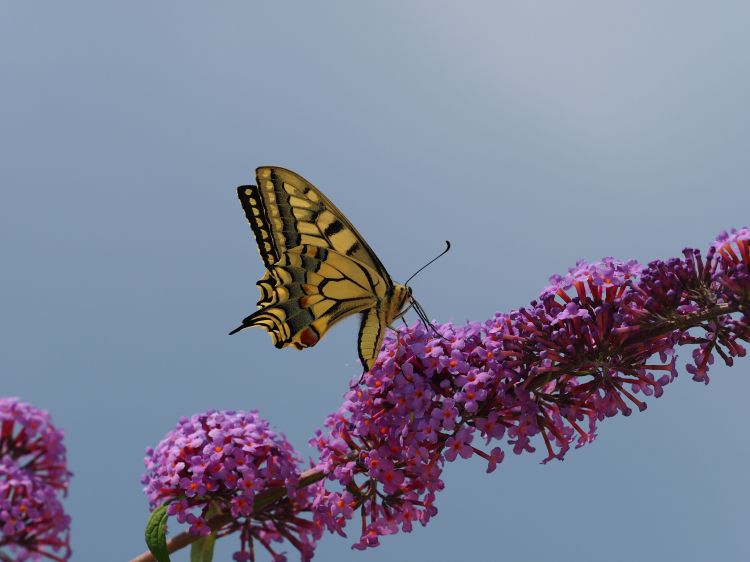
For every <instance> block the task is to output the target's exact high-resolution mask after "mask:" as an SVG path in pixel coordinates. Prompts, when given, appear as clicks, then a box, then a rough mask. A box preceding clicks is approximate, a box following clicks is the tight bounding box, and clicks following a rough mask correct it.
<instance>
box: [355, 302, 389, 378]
mask: <svg viewBox="0 0 750 562" xmlns="http://www.w3.org/2000/svg"><path fill="white" fill-rule="evenodd" d="M385 329H386V322H385V319H384V318H383V316H382V313H381V311H380V309H378V308H371V309H370V310H368V311H367V312H364V313H363V314H362V323H361V324H360V327H359V337H358V338H357V346H358V348H359V359H360V361H362V365H363V367H364V368H365V369H366V370H368V371H369V370H370V369H371V368H372V364H373V363H374V362H375V358H376V357H377V356H378V352H379V351H380V347H381V346H382V345H383V337H384V336H385Z"/></svg>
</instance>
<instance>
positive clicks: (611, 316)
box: [145, 228, 750, 560]
mask: <svg viewBox="0 0 750 562" xmlns="http://www.w3.org/2000/svg"><path fill="white" fill-rule="evenodd" d="M748 341H750V229H747V228H743V229H739V230H733V231H731V232H730V233H722V234H721V235H720V236H719V237H718V238H717V239H716V240H715V241H714V243H713V244H712V245H711V246H710V247H709V249H708V251H707V252H706V254H705V257H704V256H703V254H702V253H701V252H700V251H698V250H694V249H686V250H684V251H683V256H682V257H680V258H672V259H669V260H666V261H662V260H657V261H653V262H651V263H649V264H647V265H645V266H643V265H641V264H639V263H637V262H635V261H627V262H625V261H620V260H616V259H613V258H604V259H603V260H601V261H599V262H596V263H587V262H584V261H579V262H578V263H577V264H576V266H575V267H574V268H571V269H570V270H569V271H568V273H567V274H566V275H562V276H559V275H556V276H553V277H552V278H551V279H550V285H549V286H548V287H546V288H545V289H543V290H542V292H541V294H540V296H539V298H538V299H537V300H534V301H532V302H531V303H530V304H529V305H528V306H526V307H523V308H520V309H518V310H515V311H512V312H510V313H507V314H496V315H495V316H494V317H493V318H491V319H490V320H488V321H487V322H484V323H474V322H472V323H468V324H466V325H464V326H456V325H453V324H450V323H447V324H440V325H433V326H422V325H420V324H415V325H412V326H409V327H406V328H403V329H400V330H399V331H398V332H395V333H391V334H390V335H389V336H388V337H387V338H386V340H385V342H384V345H383V347H382V349H381V351H380V354H379V356H378V358H377V360H376V362H375V364H374V366H373V368H372V369H371V370H370V371H369V372H368V373H366V374H365V375H364V376H363V377H362V378H361V380H360V383H359V384H358V385H357V386H356V387H355V388H352V389H350V391H349V392H348V393H347V394H346V396H345V402H344V403H343V405H342V406H341V408H340V409H339V410H338V411H337V412H335V413H334V414H332V415H330V416H329V417H328V418H327V420H326V422H325V427H326V430H325V431H320V430H319V431H318V432H317V433H316V435H315V437H314V438H313V439H312V440H311V442H310V443H311V444H312V445H313V446H314V447H316V448H317V449H318V451H319V452H320V460H319V463H318V465H317V466H316V467H315V468H314V469H312V472H313V473H315V477H314V478H311V477H310V476H309V475H308V476H305V477H304V478H302V479H300V478H299V473H298V472H296V471H295V468H294V466H295V463H298V462H299V461H298V459H297V458H296V455H295V454H294V453H293V451H292V450H291V447H289V446H288V445H287V444H286V443H285V442H283V441H278V440H274V439H273V436H272V434H270V431H269V430H268V427H267V424H265V422H262V421H261V420H259V419H258V418H257V416H255V415H254V414H250V415H249V417H248V414H232V413H226V414H221V413H209V414H205V415H203V416H196V417H194V418H192V419H191V420H183V422H181V423H180V425H179V426H178V427H177V429H176V430H175V431H174V432H173V433H172V434H170V436H168V437H167V439H166V440H165V441H164V442H162V444H160V445H159V447H158V448H157V450H156V451H150V452H149V456H148V458H147V466H148V474H147V476H146V479H145V483H146V484H147V486H146V491H147V493H148V494H149V499H150V501H151V503H152V505H157V504H159V503H162V502H165V501H166V502H169V503H170V513H173V514H176V515H177V516H178V519H179V520H181V521H187V522H190V523H191V524H192V525H193V532H194V533H202V532H208V531H207V527H206V526H207V524H208V523H207V521H206V513H207V510H209V509H210V505H214V506H216V512H219V513H226V514H228V515H229V518H228V519H225V520H223V522H222V525H223V526H221V527H212V528H221V529H222V530H224V531H226V532H232V531H234V530H240V529H241V530H242V532H243V534H242V537H243V541H246V542H247V541H248V540H249V537H256V538H259V539H260V542H261V543H262V544H264V545H265V546H267V547H268V548H269V549H270V547H269V544H268V543H269V540H271V539H273V540H275V539H277V538H279V537H281V536H283V537H285V538H287V539H288V540H290V541H292V542H293V543H294V544H295V546H297V548H298V549H299V550H300V552H301V553H302V558H303V559H309V557H311V555H312V548H313V546H314V540H313V538H315V539H316V538H318V535H319V534H320V533H321V531H322V530H323V529H327V530H328V531H330V532H336V533H339V534H341V535H345V533H344V529H345V527H346V525H347V523H348V521H350V520H351V519H353V518H354V516H355V513H358V514H359V519H360V521H361V529H360V536H359V540H358V541H357V542H356V543H355V544H354V548H357V549H365V548H368V547H372V546H377V545H378V544H379V540H380V537H382V536H384V535H389V534H393V533H396V532H398V531H405V532H409V531H411V529H412V527H413V526H414V524H415V523H419V524H422V525H425V524H427V522H428V521H429V520H430V518H432V517H433V516H434V515H435V514H436V513H437V508H436V507H435V500H436V496H437V493H438V492H439V491H440V490H442V489H443V487H444V483H443V481H442V479H441V475H442V471H443V468H444V466H445V463H446V462H451V461H454V460H456V459H458V458H459V457H460V458H463V459H468V458H470V457H473V456H478V457H480V458H482V459H483V460H484V461H485V462H486V463H487V472H492V471H494V470H495V469H496V467H497V465H498V464H499V463H501V462H502V461H503V459H504V457H505V451H512V452H513V453H514V454H517V455H520V454H522V453H533V452H535V451H536V449H537V447H540V446H542V447H543V451H544V452H545V453H546V454H545V455H544V457H543V460H542V462H548V461H550V460H552V459H562V458H564V456H565V455H566V454H567V453H568V451H569V450H570V449H571V448H578V447H581V446H583V445H585V444H586V443H589V442H591V441H592V440H593V439H594V438H595V437H596V431H597V426H598V424H599V423H600V422H601V421H603V420H605V419H606V418H609V417H612V416H615V415H617V414H622V415H625V416H628V415H630V414H631V413H632V412H633V409H634V408H637V409H638V410H644V409H645V408H646V399H647V398H648V397H655V398H658V397H659V396H661V395H662V394H663V392H664V387H665V386H666V385H668V384H669V383H671V382H672V381H674V380H675V378H676V377H677V363H676V361H677V350H678V349H679V348H680V347H682V346H689V348H691V351H692V355H691V359H692V361H691V362H690V363H688V364H687V365H686V367H685V369H686V370H687V372H688V373H690V374H691V375H692V376H693V379H694V380H696V381H700V382H704V383H708V382H709V377H708V372H709V369H710V367H711V365H712V364H713V363H714V361H715V356H719V357H720V358H721V359H722V360H723V361H724V362H725V363H726V364H727V365H732V364H733V361H734V359H735V358H736V357H743V356H744V355H745V353H746V351H745V348H744V342H748ZM248 435H251V437H250V438H249V441H248ZM248 443H250V444H251V445H249V446H248ZM248 447H249V448H248ZM272 465H273V466H275V467H276V468H275V469H274V470H276V472H274V473H273V475H269V474H268V473H267V472H264V470H263V469H264V468H267V467H270V466H272ZM243 467H244V468H243ZM282 467H283V468H282ZM309 472H311V471H308V473H309ZM248 473H250V474H251V476H250V477H249V480H250V482H251V485H250V486H249V488H250V489H251V492H250V493H248V492H247V491H246V489H245V488H247V484H245V482H246V481H247V474H248ZM306 474H307V473H306ZM322 478H326V479H327V482H325V484H322V483H318V484H316V485H315V486H311V487H308V488H307V489H308V490H309V492H308V493H303V492H302V491H301V489H300V488H301V487H303V486H305V485H306V484H307V483H308V482H312V481H318V480H320V479H322ZM298 484H299V485H298ZM261 488H264V489H265V491H263V492H258V490H260V489H261ZM274 490H276V491H279V490H281V492H280V494H277V495H275V496H273V497H274V498H275V499H274V501H275V502H277V503H273V504H269V503H263V504H262V505H263V508H264V509H263V511H262V512H261V511H260V509H259V507H258V506H259V498H261V497H271V496H264V494H269V493H270V494H274V493H275V492H274ZM284 491H285V492H286V493H287V494H288V498H286V500H285V501H286V502H287V503H285V504H283V506H284V507H283V509H282V508H280V507H278V506H281V505H282V504H280V503H278V501H279V498H281V497H282V496H283V494H284ZM253 498H254V502H253ZM243 501H244V503H238V502H243ZM269 505H272V506H273V507H271V508H269V507H267V506H269ZM196 510H198V511H197V512H196ZM274 510H275V511H274ZM307 511H311V512H312V514H313V519H312V521H309V520H306V519H301V518H300V514H301V513H302V512H307ZM261 515H262V516H263V517H262V518H261ZM191 518H192V519H191ZM251 518H252V519H253V520H254V521H262V522H263V524H268V525H269V526H268V527H262V526H252V525H255V523H252V524H251V523H250V519H251ZM261 528H262V529H264V530H265V532H267V533H268V534H266V535H263V534H260V531H259V529H261ZM295 533H296V536H295V535H294V534H295ZM294 541H297V542H294ZM298 543H299V545H301V546H298ZM244 544H245V542H243V545H244ZM250 557H251V556H250V554H249V553H246V551H245V550H244V546H243V551H242V552H241V553H240V555H239V556H238V557H237V559H238V560H245V559H248V558H250Z"/></svg>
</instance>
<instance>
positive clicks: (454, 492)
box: [0, 0, 750, 562]
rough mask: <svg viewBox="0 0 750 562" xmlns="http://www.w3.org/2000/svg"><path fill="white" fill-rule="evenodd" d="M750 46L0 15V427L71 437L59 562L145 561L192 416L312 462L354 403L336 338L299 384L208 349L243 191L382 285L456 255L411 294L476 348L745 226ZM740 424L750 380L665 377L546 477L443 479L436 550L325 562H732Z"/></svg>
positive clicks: (245, 280) (255, 19)
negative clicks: (151, 520) (338, 228)
mask: <svg viewBox="0 0 750 562" xmlns="http://www.w3.org/2000/svg"><path fill="white" fill-rule="evenodd" d="M604 4H606V5H604ZM749 18H750V7H748V4H747V3H745V2H739V1H738V2H722V3H720V4H712V5H711V6H707V4H706V3H703V2H689V1H688V2H685V1H682V2H677V1H656V2H653V1H651V2H645V1H644V2H640V1H637V2H624V1H617V2H607V3H601V2H594V1H582V2H574V3H565V5H563V4H562V3H559V2H549V1H544V2H534V3H521V2H471V3H455V2H442V1H440V2H427V1H414V2H408V3H400V2H381V3H378V4H377V6H376V5H375V4H372V5H367V6H365V5H364V4H354V3H351V2H343V1H342V2H328V3H324V4H320V3H317V4H315V5H312V4H310V3H289V4H286V5H278V4H276V3H273V5H272V4H270V3H269V4H267V5H266V4H261V3H252V2H246V1H230V2H224V3H221V4H211V5H209V4H206V3H201V2H192V1H181V2H174V1H165V2H159V3H153V2H143V1H132V2H121V3H113V2H101V1H93V0H92V1H75V2H66V3H59V2H48V1H47V2H43V1H42V2H33V3H30V2H14V3H10V2H7V3H4V4H3V5H2V7H0V72H2V78H3V81H2V84H3V86H2V88H1V89H0V123H1V126H0V151H1V152H2V166H0V190H1V191H0V193H2V196H1V199H0V260H2V261H1V263H2V267H1V268H0V271H2V275H1V276H0V290H1V292H0V298H1V299H2V300H0V310H1V311H2V314H0V341H2V353H1V354H0V395H4V396H20V397H21V398H23V399H24V400H26V401H28V402H31V403H33V404H34V405H36V406H38V407H41V408H44V409H47V410H48V411H50V412H51V414H52V416H53V419H54V421H55V423H56V424H57V425H58V426H60V427H62V428H64V430H65V432H66V443H67V446H68V451H69V461H70V467H71V470H73V472H74V473H75V477H74V479H73V482H72V486H71V489H70V494H69V497H68V498H67V500H66V506H67V509H68V512H69V513H70V514H71V516H72V517H73V539H72V544H73V549H74V555H73V560H75V561H81V562H94V561H99V560H113V561H114V560H129V559H130V558H132V557H133V556H135V555H137V554H139V553H140V552H142V551H143V550H144V544H143V539H142V534H143V528H144V525H145V521H146V518H147V502H146V498H145V496H144V495H143V494H142V492H141V485H140V483H139V479H140V476H141V474H142V472H143V451H144V449H145V448H146V447H147V446H149V445H152V446H153V445H155V444H156V443H157V442H158V441H159V440H160V439H161V438H162V437H163V436H164V434H165V433H166V432H167V431H168V430H169V429H171V428H172V427H173V426H174V424H175V423H176V422H177V420H178V418H179V417H180V416H183V415H190V414H193V413H198V412H201V411H204V410H207V409H256V408H257V409H259V410H260V412H261V414H262V415H263V416H264V417H265V418H267V419H268V420H270V422H271V424H272V425H273V426H275V427H276V428H277V429H278V430H280V431H282V432H284V433H285V434H286V435H287V436H288V437H289V439H290V440H291V441H292V442H293V443H294V445H295V446H296V447H297V449H298V451H300V453H302V455H303V456H305V457H307V456H309V455H312V454H313V451H312V449H310V448H309V447H308V446H307V440H308V439H309V438H310V437H311V436H312V434H313V432H314V430H315V429H316V428H317V427H320V426H321V425H322V423H323V420H324V418H325V416H326V415H327V414H328V413H329V412H331V411H333V410H335V409H336V408H338V406H339V404H340V402H341V397H342V395H343V393H344V392H345V391H346V390H347V384H348V381H349V378H350V377H351V376H353V375H355V374H358V372H359V371H358V365H357V353H356V332H357V322H356V320H353V319H352V320H349V321H346V322H344V323H342V324H341V325H339V326H337V327H336V328H335V329H334V330H332V331H331V332H330V333H329V334H327V335H326V337H325V339H324V340H323V341H322V342H321V343H320V344H319V345H318V346H316V347H315V348H313V349H310V350H306V351H304V352H297V351H294V350H284V351H279V350H276V349H275V348H274V347H273V345H272V344H271V342H270V338H269V337H268V335H267V334H265V333H263V332H262V331H261V330H247V331H244V332H242V333H241V334H238V335H235V336H232V337H229V336H227V332H228V331H229V330H230V329H232V328H234V327H235V326H237V325H238V323H239V321H241V320H242V318H244V317H245V316H246V315H247V314H249V313H250V312H252V311H253V310H254V308H255V301H256V300H257V289H256V287H255V281H256V280H257V279H258V278H260V276H261V275H262V273H263V267H262V263H261V260H260V258H259V257H258V253H257V250H256V247H255V242H254V240H253V238H252V233H251V231H250V228H249V227H248V225H247V223H246V221H245V218H244V214H243V212H242V209H241V207H240V205H239V202H238V201H237V198H236V192H235V187H236V186H237V185H240V184H244V183H251V182H252V179H253V177H252V175H253V170H254V168H255V167H256V166H259V165H265V164H276V165H281V166H285V167H288V168H290V169H292V170H295V171H297V172H299V173H300V174H302V175H304V176H305V177H306V178H308V179H309V180H310V181H312V182H313V183H314V184H315V185H316V186H318V187H319V188H320V189H321V190H322V191H323V192H324V193H325V194H326V195H327V196H328V197H329V198H330V199H331V200H332V201H334V202H335V203H336V204H337V205H338V206H339V208H341V209H342V210H343V211H344V212H345V213H346V214H347V216H348V217H349V219H350V220H351V221H352V223H353V224H354V225H356V227H357V228H358V229H359V231H360V232H361V233H362V234H363V235H364V236H365V237H366V238H367V240H368V242H369V244H370V245H371V246H372V247H373V248H374V249H375V251H376V252H377V253H378V255H379V257H380V259H381V260H382V261H383V263H384V264H385V265H386V267H387V268H388V270H389V272H390V273H391V276H392V277H393V278H394V279H395V280H397V281H403V280H405V279H406V278H407V277H408V276H409V275H410V274H411V273H412V272H413V271H414V270H415V269H416V268H417V267H418V266H419V265H421V264H422V263H424V262H425V261H427V260H428V259H429V258H431V257H432V256H433V255H435V254H436V253H437V252H439V251H440V250H441V249H442V247H443V241H444V240H446V239H450V240H451V242H452V244H453V249H452V250H451V252H450V253H449V254H448V255H446V256H445V257H444V258H442V259H441V260H440V261H439V262H437V263H436V264H434V265H433V266H432V267H431V268H430V269H428V270H427V271H425V272H424V273H422V274H421V275H420V277H419V278H417V279H416V280H415V281H414V282H413V286H414V290H415V294H416V296H417V298H418V299H419V300H420V302H421V303H422V304H423V305H424V307H425V308H426V309H427V311H428V313H429V314H430V316H431V317H434V318H435V319H437V320H440V321H443V320H452V321H455V322H463V321H465V320H467V319H471V320H484V319H487V318H489V317H491V316H492V314H493V313H494V312H495V311H509V310H511V309H513V308H517V307H520V306H523V305H525V304H526V303H528V301H530V300H531V299H533V298H535V297H536V296H537V295H538V292H539V290H541V288H543V287H544V286H545V285H546V284H547V278H548V277H549V276H550V275H551V274H554V273H564V272H565V271H566V270H567V268H568V267H570V266H572V265H573V264H574V263H575V261H576V260H577V259H580V258H583V259H587V260H596V259H599V258H601V257H603V256H615V257H618V258H621V259H630V258H635V259H638V260H640V261H641V262H643V263H646V262H648V261H649V260H651V259H655V258H667V257H670V256H674V255H678V254H679V253H680V251H681V250H682V248H683V247H684V246H694V247H698V248H701V249H705V248H707V247H708V245H709V243H710V242H711V241H712V240H713V238H714V236H715V235H716V234H717V233H718V232H720V231H721V230H723V229H728V228H730V227H733V226H744V225H747V224H748V223H750V213H748V209H749V207H750V189H749V188H748V179H749V178H750V159H749V158H748V154H749V153H750V138H749V137H748V131H750V112H748V104H747V100H748V99H750V77H749V76H750V75H748V72H747V69H748V68H749V65H750V35H748V33H747V22H748V21H749ZM749 392H750V359H746V360H738V361H737V363H736V365H735V367H733V368H732V369H727V368H725V367H723V366H721V365H717V366H715V367H714V369H713V370H712V382H711V384H710V385H709V386H708V387H707V388H706V387H704V386H703V385H700V384H697V383H694V382H692V381H690V377H689V376H688V375H687V374H686V373H685V372H684V371H681V377H680V379H678V381H676V382H675V383H674V384H672V385H669V386H668V387H667V389H666V392H665V395H664V396H663V397H662V398H660V399H658V400H652V401H651V402H650V406H649V409H648V410H647V411H646V412H644V413H636V414H633V415H632V416H631V417H630V418H616V419H612V420H608V421H607V422H605V423H603V424H602V426H601V430H600V434H599V438H598V439H597V441H595V442H594V443H593V444H590V445H588V446H586V447H584V448H583V449H581V450H577V451H571V452H570V453H569V455H568V456H567V458H566V460H565V461H564V462H563V463H559V462H554V463H550V464H548V465H545V466H542V465H540V464H538V461H539V460H541V458H542V456H543V454H541V453H540V454H539V455H538V456H537V457H534V456H532V455H524V457H523V458H520V457H514V456H513V455H512V454H510V455H508V457H507V458H506V460H505V462H504V463H503V464H502V465H501V466H500V467H499V468H498V470H497V471H496V472H495V473H494V474H492V475H486V474H484V470H485V463H484V462H482V461H481V460H479V459H472V460H470V461H461V462H455V463H449V465H448V466H447V468H446V470H445V473H444V480H445V483H446V489H445V491H444V492H442V494H441V495H440V496H439V497H438V500H437V507H438V508H439V510H440V513H439V515H438V516H437V517H436V518H435V519H433V520H432V521H431V522H430V524H429V525H428V527H426V528H418V529H415V531H414V532H413V533H412V534H410V535H397V536H394V537H387V538H385V539H384V540H383V544H382V546H380V547H379V548H377V549H374V550H370V551H367V552H364V553H362V552H353V551H351V550H350V548H349V546H350V544H351V542H353V540H346V539H342V538H339V537H335V536H327V537H325V538H323V539H322V540H321V542H320V544H319V547H318V550H317V555H316V560H318V559H319V560H325V561H334V562H336V561H362V562H366V561H378V560H389V561H401V560H404V561H405V560H411V559H415V558H421V559H425V560H431V561H435V562H442V561H445V562H448V561H453V560H456V559H459V558H469V557H471V558H476V559H488V560H489V559H498V560H514V561H518V562H526V561H528V562H536V561H544V560H557V561H573V560H575V561H576V562H594V561H599V560H602V559H606V560H608V561H610V562H620V561H622V562H625V561H629V560H634V559H639V560H645V561H650V560H655V561H657V560H680V561H681V562H693V561H695V562H699V561H701V562H702V561H705V560H721V561H723V562H734V561H737V562H739V561H741V560H745V559H746V557H747V552H748V550H749V547H750V544H748V543H749V542H750V541H749V540H748V534H747V522H748V516H747V505H748V503H750V488H749V487H748V480H747V474H746V472H747V466H748V462H749V461H750V452H749V451H750V448H749V447H748V444H749V443H748V434H747V427H748V422H747V417H746V415H745V412H746V410H747V403H746V396H747V395H748V393H749ZM350 529H351V534H352V535H354V534H356V529H355V528H354V526H352V527H350ZM236 540H237V539H236V538H227V539H223V540H222V541H220V543H219V545H218V548H217V556H216V560H217V562H218V561H219V560H228V559H229V556H230V553H231V552H232V551H233V550H234V547H235V544H236ZM291 555H293V552H292V551H290V560H292V559H294V558H293V556H291ZM187 559H188V556H187V552H183V553H181V554H180V555H177V556H175V557H174V558H173V560H175V561H176V562H180V561H183V562H184V561H186V560H187Z"/></svg>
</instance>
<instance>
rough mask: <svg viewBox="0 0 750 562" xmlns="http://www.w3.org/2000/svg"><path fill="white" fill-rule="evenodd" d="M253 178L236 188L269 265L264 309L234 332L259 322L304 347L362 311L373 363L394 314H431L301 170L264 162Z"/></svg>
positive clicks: (367, 358) (368, 359)
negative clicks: (295, 171) (394, 280)
mask: <svg viewBox="0 0 750 562" xmlns="http://www.w3.org/2000/svg"><path fill="white" fill-rule="evenodd" d="M256 182H257V185H243V186H240V187H238V188H237V194H238V195H239V198H240V202H241V203H242V207H243V209H244V210H245V215H246V216H247V220H248V221H249V222H250V226H251V228H252V230H253V233H254V234H255V240H256V242H257V243H258V250H259V252H260V256H261V258H262V260H263V263H264V265H265V266H266V273H265V275H264V276H263V278H262V279H260V281H258V282H257V285H258V287H259V288H260V293H261V297H260V300H259V301H258V307H259V310H258V311H256V312H255V313H253V314H251V315H250V316H248V317H247V318H245V319H244V320H243V321H242V325H240V326H239V327H238V328H236V329H234V330H232V331H231V332H230V334H234V333H237V332H239V331H240V330H243V329H245V328H248V327H250V326H260V327H261V328H263V329H265V330H266V331H267V332H269V333H270V335H271V338H272V339H273V343H274V345H275V346H276V347H277V348H282V347H288V346H294V347H296V348H297V349H304V348H307V347H312V346H314V345H315V344H317V343H318V342H319V341H320V339H321V338H322V337H323V336H324V335H325V333H326V332H327V331H328V330H329V329H330V328H331V326H333V325H334V324H336V323H337V322H339V321H340V320H343V319H344V318H346V317H347V316H350V315H352V314H356V313H359V314H361V316H362V320H361V324H360V327H359V336H358V339H357V345H358V348H359V358H360V360H361V361H362V365H363V367H364V368H365V370H366V371H369V370H370V369H371V368H372V366H373V364H374V363H375V359H376V357H377V355H378V353H379V351H380V348H381V345H382V343H383V337H384V335H385V330H386V328H388V327H391V324H392V322H393V321H394V320H396V319H398V318H400V317H402V316H403V315H404V313H405V312H406V311H407V310H408V309H409V308H410V307H414V308H415V310H417V312H418V314H419V315H420V318H423V320H424V319H425V318H426V316H424V317H423V315H424V312H423V311H422V309H421V307H420V306H419V304H418V303H417V302H416V300H414V298H413V297H412V291H411V288H410V287H408V286H407V285H406V284H404V285H401V284H398V283H394V282H393V280H392V279H391V276H390V275H388V272H387V271H386V269H385V267H384V266H383V264H382V263H381V262H380V260H379V259H378V257H377V255H375V252H373V251H372V249H371V248H370V246H369V245H368V244H367V242H365V240H364V238H362V235H361V234H359V232H357V229H356V228H354V226H352V224H351V223H350V222H349V220H348V219H347V218H346V217H345V216H344V214H343V213H342V212H341V211H339V210H338V208H336V206H335V205H334V204H333V203H331V201H330V200H329V199H328V198H327V197H326V196H325V195H323V193H321V192H320V190H319V189H317V188H316V187H315V186H314V185H312V184H311V183H310V182H308V181H307V180H306V179H304V178H303V177H302V176H300V175H298V174H296V173H294V172H292V171H290V170H286V169H284V168H279V167H276V166H262V167H260V168H258V169H257V170H256ZM449 247H450V244H449ZM446 251H447V250H446ZM433 261H434V260H433ZM412 277H413V276H412ZM407 283H408V281H407Z"/></svg>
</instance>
